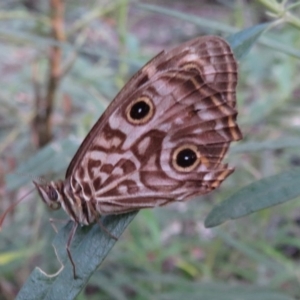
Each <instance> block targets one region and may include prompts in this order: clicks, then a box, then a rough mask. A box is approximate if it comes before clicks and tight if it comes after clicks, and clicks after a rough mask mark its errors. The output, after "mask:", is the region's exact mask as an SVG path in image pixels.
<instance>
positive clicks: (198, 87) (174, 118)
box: [35, 36, 242, 274]
mask: <svg viewBox="0 0 300 300" xmlns="http://www.w3.org/2000/svg"><path fill="white" fill-rule="evenodd" d="M237 77H238V72H237V62H236V60H235V58H234V56H233V53H232V51H231V49H230V47H229V45H228V44H227V43H226V42H225V41H224V40H223V39H221V38H219V37H215V36H206V37H199V38H196V39H194V40H191V41H188V42H186V43H184V44H182V45H180V46H178V47H176V48H174V49H171V50H170V51H162V52H161V53H159V54H158V55H157V56H156V57H154V58H153V59H152V60H151V61H150V62H148V63H147V64H146V65H145V66H144V67H143V68H142V69H141V70H140V71H138V72H137V73H136V74H135V75H134V76H133V77H132V78H131V80H130V81H129V82H128V83H127V84H126V85H125V87H124V88H123V89H122V90H121V91H120V92H119V94H118V95H117V96H116V98H115V99H114V100H113V101H112V103H111V104H110V105H109V107H108V108H107V110H106V111H105V113H104V114H103V115H102V116H101V117H100V118H99V120H98V121H97V123H96V124H95V125H94V127H93V128H92V129H91V131H90V132H89V133H88V135H87V137H86V138H85V140H84V141H83V143H82V144H81V146H80V148H79V149H78V151H77V153H76V154H75V156H74V158H73V159H72V161H71V163H70V165H69V167H68V169H67V172H66V177H65V179H64V180H60V181H55V182H50V183H49V184H39V183H35V185H36V187H37V189H38V191H39V193H40V195H41V197H42V199H43V201H44V202H45V203H46V204H47V205H48V206H49V207H50V208H51V209H59V208H60V207H62V208H63V209H64V210H65V211H66V213H67V214H68V215H69V217H70V218H71V219H72V220H73V221H74V227H73V230H72V233H71V238H69V241H71V239H72V236H73V235H74V233H75V231H76V228H77V225H78V224H82V225H88V224H92V223H95V222H98V220H99V218H100V216H102V215H107V214H121V213H126V212H130V211H134V210H139V209H142V208H151V207H155V206H162V205H166V204H168V203H173V202H175V201H185V200H187V199H189V198H192V197H195V196H197V195H203V194H206V193H208V192H210V191H212V190H214V189H215V188H217V187H218V186H219V185H220V184H221V183H222V181H223V180H224V179H225V178H226V177H227V176H228V175H229V174H231V173H232V172H233V171H234V169H233V168H229V167H228V166H227V164H222V163H221V162H222V159H223V158H224V156H225V154H226V152H227V150H228V147H229V144H230V142H231V141H237V140H239V139H241V138H242V134H241V132H240V129H239V127H238V125H237V123H236V116H237V111H236V109H235V105H236V95H235V93H236V92H235V90H236V85H237ZM68 248H69V244H68V246H67V250H68V254H69V258H70V260H71V262H72V264H73V268H74V274H75V265H74V263H73V260H72V257H71V254H70V252H69V249H68Z"/></svg>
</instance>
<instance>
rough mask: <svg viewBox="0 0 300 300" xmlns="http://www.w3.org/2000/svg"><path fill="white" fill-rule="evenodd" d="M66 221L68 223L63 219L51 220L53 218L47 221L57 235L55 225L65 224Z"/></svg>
mask: <svg viewBox="0 0 300 300" xmlns="http://www.w3.org/2000/svg"><path fill="white" fill-rule="evenodd" d="M68 221H69V220H67V219H64V220H63V219H53V218H50V219H49V223H50V224H51V226H52V228H53V230H54V231H55V232H56V233H58V230H57V228H56V225H55V223H64V224H66V223H67V222H68Z"/></svg>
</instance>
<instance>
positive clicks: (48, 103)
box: [34, 0, 65, 147]
mask: <svg viewBox="0 0 300 300" xmlns="http://www.w3.org/2000/svg"><path fill="white" fill-rule="evenodd" d="M50 5H51V27H52V37H53V39H54V40H56V41H59V42H63V41H65V29H64V0H50ZM61 63H62V50H61V48H60V47H59V46H52V47H51V48H50V53H49V73H48V79H47V88H46V95H45V97H44V98H43V97H42V98H41V97H40V95H39V94H38V93H36V95H35V96H36V101H35V102H36V110H37V111H36V117H35V120H34V128H35V131H36V135H37V141H38V146H39V147H43V146H44V145H46V144H47V143H48V142H49V141H50V140H51V139H52V127H51V115H52V111H53V105H54V100H55V96H56V94H57V90H58V86H59V83H60V81H61Z"/></svg>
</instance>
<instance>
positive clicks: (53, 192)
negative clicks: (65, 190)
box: [48, 186, 58, 201]
mask: <svg viewBox="0 0 300 300" xmlns="http://www.w3.org/2000/svg"><path fill="white" fill-rule="evenodd" d="M48 197H49V199H50V200H52V201H56V200H57V198H58V194H57V191H56V190H55V189H54V188H53V187H52V186H50V187H49V191H48Z"/></svg>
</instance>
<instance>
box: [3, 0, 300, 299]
mask: <svg viewBox="0 0 300 300" xmlns="http://www.w3.org/2000/svg"><path fill="white" fill-rule="evenodd" d="M293 4H294V6H291V7H289V5H293ZM297 4H299V1H278V2H277V1H275V0H274V1H273V0H257V1H246V0H232V1H229V0H227V1H226V0H223V1H222V0H219V1H204V0H202V1H197V0H194V1H192V0H190V1H183V0H177V1H174V0H172V1H171V0H168V1H167V0H165V1H135V2H133V1H129V0H127V1H126V0H118V1H109V0H93V1H92V0H87V1H76V0H69V1H65V2H61V1H58V0H23V1H20V0H15V1H13V0H1V3H0V155H1V157H0V193H1V198H0V213H3V212H4V211H5V209H6V208H7V207H8V206H9V205H10V204H11V203H13V202H15V201H16V200H17V199H19V198H20V197H22V195H24V194H25V193H27V192H28V191H29V190H30V189H31V188H32V184H31V183H30V181H31V180H32V179H36V178H37V176H40V175H43V176H44V178H45V179H46V180H51V179H56V178H61V177H63V176H64V170H65V169H66V167H67V165H68V162H69V161H70V159H71V158H72V155H73V154H74V152H75V151H76V148H77V147H78V146H79V144H80V142H81V141H82V139H83V138H84V136H85V135H86V134H87V132H88V131H89V129H90V128H91V126H92V125H93V123H94V122H95V121H96V120H97V119H98V117H99V115H101V113H102V112H103V111H104V110H105V107H106V106H107V104H108V103H109V101H111V100H112V99H113V97H114V95H116V93H117V92H118V91H119V90H120V88H121V87H122V86H123V85H124V83H125V82H126V81H127V80H128V79H129V78H130V76H131V75H132V74H133V73H134V72H135V71H137V70H138V69H139V68H140V67H141V66H142V65H143V64H144V63H145V62H146V61H147V60H148V59H150V58H151V57H152V56H154V55H155V54H157V53H158V52H159V51H161V50H162V49H164V48H168V47H171V46H173V45H178V44H179V43H181V42H183V41H186V40H188V39H191V38H194V37H196V36H200V35H205V34H217V35H221V36H228V35H229V34H231V33H233V32H237V31H239V30H241V29H242V28H246V27H250V26H253V25H256V24H260V23H263V22H266V21H272V20H274V22H275V23H274V26H273V28H270V29H269V31H268V32H266V33H265V34H264V35H262V37H261V43H258V44H257V45H256V46H255V47H254V48H252V49H251V52H250V53H249V54H248V55H247V56H246V57H245V58H244V59H243V60H241V61H240V81H239V86H238V90H237V97H238V110H239V118H238V121H239V124H240V126H241V128H242V131H243V133H244V140H243V141H242V142H239V143H236V144H234V145H233V146H232V147H231V150H230V151H229V155H228V157H227V161H229V162H230V164H231V165H234V166H236V171H235V173H234V174H233V175H232V176H231V177H230V178H228V180H226V182H225V183H224V184H223V185H222V187H221V188H220V189H218V190H217V191H215V192H214V193H212V194H210V195H208V196H205V197H201V199H199V200H193V201H189V202H187V203H183V204H182V203H181V204H174V205H171V206H169V207H166V208H158V209H154V210H145V211H141V212H139V214H138V215H137V217H136V218H135V219H134V221H133V222H132V223H131V224H130V226H129V227H128V229H127V230H126V232H125V233H124V234H123V236H122V237H121V238H120V240H119V241H118V242H117V243H116V245H115V247H114V248H113V250H112V251H111V252H110V253H109V255H108V257H107V258H106V260H105V261H104V263H103V264H102V265H101V267H100V269H99V271H97V272H96V273H95V274H94V275H93V276H92V278H91V279H90V281H89V284H88V285H87V286H86V288H85V289H84V290H83V291H82V293H81V294H80V295H79V296H78V297H77V299H120V300H122V299H182V298H183V297H185V298H187V299H300V284H299V282H300V271H299V270H300V269H299V265H300V264H299V262H300V239H299V238H300V208H299V199H298V200H294V201H290V202H288V203H285V204H283V205H280V206H276V207H272V208H270V209H266V210H263V211H261V212H258V213H255V214H252V215H250V216H248V217H244V218H242V219H239V220H236V221H230V222H227V223H226V224H224V225H222V226H220V227H218V228H216V229H207V228H205V227H204V225H203V222H204V219H205V217H206V216H207V214H208V213H209V211H210V210H211V209H212V207H213V206H214V205H216V204H218V203H220V202H221V201H222V200H224V199H225V198H226V197H228V196H229V195H231V194H232V193H234V192H236V191H237V190H239V189H240V188H241V187H243V186H246V185H247V184H249V183H251V182H253V181H255V180H258V179H261V178H265V177H267V176H270V175H273V174H276V173H279V172H280V171H283V170H285V169H289V168H291V167H294V166H299V165H300V153H299V146H300V139H299V128H300V117H299V116H300V107H299V100H300V76H299V71H300V62H299V59H300V51H299V49H300V18H299V15H300V8H299V5H298V6H297ZM280 5H282V6H280ZM51 12H52V13H51ZM178 13H180V15H179V14H178ZM176 14H177V15H176ZM45 146H46V147H45ZM22 166H23V167H22ZM262 200H263V199H262ZM49 218H65V216H64V214H63V213H60V212H58V213H57V212H55V213H53V212H49V211H48V210H47V208H46V207H45V205H44V204H43V203H42V202H41V201H40V199H39V198H38V196H37V195H36V193H33V194H32V195H31V196H29V197H28V200H27V201H26V202H24V203H22V204H20V205H19V206H18V207H16V208H15V209H14V210H13V211H12V212H11V213H10V214H9V215H8V217H7V218H6V220H5V222H4V223H3V228H2V231H1V233H0V299H14V298H15V296H16V294H17V292H18V291H19V289H20V288H21V287H22V285H23V284H24V282H25V281H26V279H27V278H28V276H29V275H30V273H31V272H32V270H33V269H34V267H36V266H39V267H41V268H42V269H43V270H44V271H45V272H47V273H55V272H56V271H57V270H58V269H59V267H60V264H59V262H58V261H57V259H56V256H55V253H54V251H53V247H52V246H51V242H52V240H53V238H54V236H55V232H54V230H53V228H52V227H51V225H50V223H49ZM57 226H58V227H59V226H60V224H59V223H58V224H57ZM272 291H273V292H274V294H272V293H273V292H272ZM212 295H214V297H213V298H212ZM272 295H273V296H272Z"/></svg>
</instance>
